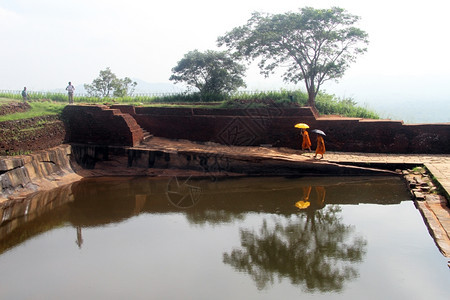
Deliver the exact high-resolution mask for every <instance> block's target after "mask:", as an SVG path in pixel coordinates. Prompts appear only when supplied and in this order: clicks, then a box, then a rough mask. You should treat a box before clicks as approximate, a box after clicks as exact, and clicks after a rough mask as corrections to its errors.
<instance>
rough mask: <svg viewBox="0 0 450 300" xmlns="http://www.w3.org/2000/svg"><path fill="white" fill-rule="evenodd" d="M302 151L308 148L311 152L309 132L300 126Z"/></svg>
mask: <svg viewBox="0 0 450 300" xmlns="http://www.w3.org/2000/svg"><path fill="white" fill-rule="evenodd" d="M302 136H303V140H302V151H303V150H306V149H308V150H309V152H311V140H310V139H309V133H308V131H306V129H305V128H302Z"/></svg>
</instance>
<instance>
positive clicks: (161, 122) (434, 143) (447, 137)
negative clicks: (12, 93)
mask: <svg viewBox="0 0 450 300" xmlns="http://www.w3.org/2000/svg"><path fill="white" fill-rule="evenodd" d="M112 108H114V110H120V111H122V112H126V113H127V114H129V115H130V116H133V117H134V119H135V120H136V121H137V123H138V124H139V125H140V126H141V127H142V128H143V129H145V130H147V131H148V132H150V133H151V134H153V135H155V136H161V137H167V138H174V139H188V140H192V141H201V142H208V141H211V142H218V143H222V144H230V145H246V146H247V145H255V146H258V145H261V144H270V145H273V146H283V147H291V148H295V149H298V148H300V145H301V136H300V130H299V129H296V128H294V125H295V124H296V123H300V122H302V123H307V124H309V125H310V127H311V128H310V129H314V128H317V129H321V130H323V131H325V132H326V133H327V136H326V137H325V144H326V147H327V150H330V151H345V152H379V153H450V123H444V124H418V125H405V124H403V122H402V121H391V120H366V119H359V118H341V117H335V118H332V117H318V116H317V115H316V114H315V113H314V112H313V111H312V110H311V109H310V108H304V107H303V108H294V109H277V108H272V109H264V108H262V109H207V108H152V107H132V106H128V105H116V106H113V107H112ZM91 109H92V108H91ZM102 122H103V121H102ZM81 136H82V137H84V136H86V135H85V134H83V133H81ZM105 137H106V136H105ZM310 137H311V142H312V143H313V147H312V148H313V149H314V148H315V143H316V135H315V134H313V133H310ZM105 142H107V140H105Z"/></svg>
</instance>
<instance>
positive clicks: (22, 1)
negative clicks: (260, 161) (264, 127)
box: [0, 0, 450, 121]
mask: <svg viewBox="0 0 450 300" xmlns="http://www.w3.org/2000/svg"><path fill="white" fill-rule="evenodd" d="M305 6H312V7H315V8H328V7H331V6H339V7H342V8H345V9H346V10H347V11H348V12H349V13H351V14H354V15H358V16H360V17H361V21H360V22H359V23H358V27H360V28H361V29H363V30H365V31H366V32H367V33H368V34H369V41H370V44H369V45H368V52H367V53H365V54H364V55H362V56H360V57H359V58H358V59H357V61H356V62H355V63H354V64H353V65H352V66H351V67H350V69H349V70H348V72H347V73H346V75H345V76H344V78H343V79H341V80H340V81H339V83H337V84H335V83H331V84H327V85H325V86H324V89H325V90H326V91H327V92H331V93H335V94H336V95H338V96H341V97H353V98H354V99H355V100H357V101H358V102H361V103H366V102H367V103H372V102H374V101H377V102H383V101H384V102H392V101H397V100H398V101H399V102H400V103H402V101H409V100H413V99H416V100H417V101H419V100H420V101H422V103H423V101H425V102H429V103H434V102H436V103H439V104H440V105H444V109H447V110H448V108H450V106H449V103H450V101H449V100H450V99H449V96H448V95H450V71H449V69H450V59H449V46H450V39H449V38H448V36H449V33H448V31H449V29H450V26H449V25H450V24H449V23H450V22H449V21H448V20H449V18H448V8H450V3H449V2H448V1H447V0H428V1H415V0H408V1H407V0H377V1H362V0H334V1H333V0H314V1H309V0H308V1H302V0H296V1H295V0H277V1H265V0H228V1H220V2H217V1H211V0H189V1H187V0H172V1H164V0H162V1H148V0H126V1H121V0H0V90H2V89H12V90H20V89H22V88H23V86H27V88H28V89H29V90H53V89H58V88H64V87H65V86H66V85H67V82H68V81H72V82H73V83H74V84H75V85H81V84H84V83H91V82H92V80H93V79H94V78H96V77H97V76H98V73H99V71H100V70H103V69H105V68H106V67H110V68H111V70H112V71H113V72H114V73H115V74H116V75H117V76H119V77H125V76H127V77H131V78H138V79H141V80H144V81H147V82H169V80H168V78H169V77H170V75H171V69H172V68H173V67H174V66H175V65H176V63H177V62H178V61H179V60H180V59H181V58H182V57H183V56H184V54H186V53H187V52H188V51H191V50H194V49H198V50H200V51H204V50H208V49H218V48H217V46H216V40H217V37H218V36H221V35H223V34H225V33H226V32H227V31H230V30H231V29H233V28H234V27H236V26H240V25H243V24H245V22H246V21H247V20H248V19H249V18H250V16H251V13H252V12H253V11H260V12H268V13H283V12H287V11H297V10H298V9H299V8H301V7H305ZM246 82H247V85H248V89H258V90H267V89H278V88H281V87H283V83H282V81H281V80H280V78H279V76H273V77H271V78H269V79H268V80H265V79H264V78H263V77H262V76H261V75H259V73H258V70H257V69H256V68H252V69H251V70H249V71H248V72H247V78H246ZM298 87H299V88H302V89H303V85H300V84H299V85H298ZM148 92H152V91H148ZM395 99H397V100H395ZM447 121H450V120H447Z"/></svg>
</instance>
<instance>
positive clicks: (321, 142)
mask: <svg viewBox="0 0 450 300" xmlns="http://www.w3.org/2000/svg"><path fill="white" fill-rule="evenodd" d="M318 154H320V155H322V157H321V158H323V155H324V154H325V142H324V140H323V137H322V136H321V135H319V136H317V148H316V155H314V157H316V156H317V155H318Z"/></svg>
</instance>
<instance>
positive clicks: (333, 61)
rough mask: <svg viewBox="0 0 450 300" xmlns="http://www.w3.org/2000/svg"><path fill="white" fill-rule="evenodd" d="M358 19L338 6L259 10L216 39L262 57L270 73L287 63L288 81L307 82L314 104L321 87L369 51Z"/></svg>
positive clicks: (253, 56)
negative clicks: (357, 25)
mask: <svg viewBox="0 0 450 300" xmlns="http://www.w3.org/2000/svg"><path fill="white" fill-rule="evenodd" d="M358 20H359V17H358V16H354V15H351V14H349V13H347V12H346V11H345V10H344V9H342V8H338V7H333V8H331V9H314V8H311V7H306V8H302V9H301V10H300V12H298V13H294V12H288V13H284V14H276V15H270V14H262V13H258V12H255V13H253V14H252V17H251V18H250V19H249V20H248V21H247V24H246V25H243V26H240V27H236V28H234V29H233V30H231V31H230V32H228V33H226V34H225V35H224V36H221V37H219V38H218V41H217V42H218V45H219V46H222V45H225V46H227V47H228V48H229V49H230V50H232V51H233V54H234V55H237V56H238V57H243V58H246V59H248V60H254V59H257V58H259V59H260V60H259V63H258V65H259V67H260V70H261V73H262V74H264V75H265V76H269V74H271V73H273V72H274V70H275V69H276V68H279V67H286V68H285V70H284V73H283V79H284V81H286V82H292V83H294V84H297V83H298V82H300V81H304V83H305V85H306V89H307V92H308V104H309V105H310V106H315V97H316V96H317V93H318V92H319V89H320V87H321V85H322V84H323V83H324V82H325V81H327V80H330V79H335V80H337V79H338V78H341V77H342V76H343V74H344V72H345V71H346V70H347V69H348V67H349V65H350V63H352V62H354V61H355V59H356V56H357V55H359V54H362V53H364V52H365V51H367V48H365V45H366V44H368V35H367V33H365V32H364V31H363V30H361V29H359V28H356V27H354V26H353V25H354V24H355V23H356V22H357V21H358Z"/></svg>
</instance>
